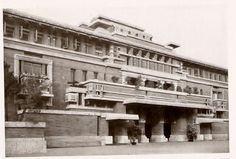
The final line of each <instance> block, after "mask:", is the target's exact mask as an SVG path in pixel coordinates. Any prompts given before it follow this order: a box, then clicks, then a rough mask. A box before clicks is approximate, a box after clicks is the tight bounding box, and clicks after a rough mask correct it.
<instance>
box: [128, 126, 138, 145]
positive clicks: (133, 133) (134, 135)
mask: <svg viewBox="0 0 236 159" xmlns="http://www.w3.org/2000/svg"><path fill="white" fill-rule="evenodd" d="M127 130H128V132H127V133H128V137H129V140H130V143H131V144H132V145H136V144H137V142H136V141H137V139H138V137H139V136H140V135H141V129H140V128H139V126H137V125H136V124H135V123H134V122H130V123H129V124H128V128H127Z"/></svg>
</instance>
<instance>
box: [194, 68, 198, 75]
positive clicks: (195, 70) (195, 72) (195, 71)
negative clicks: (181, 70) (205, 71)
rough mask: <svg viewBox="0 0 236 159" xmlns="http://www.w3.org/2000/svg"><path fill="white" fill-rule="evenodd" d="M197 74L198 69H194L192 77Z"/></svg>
mask: <svg viewBox="0 0 236 159" xmlns="http://www.w3.org/2000/svg"><path fill="white" fill-rule="evenodd" d="M198 75H199V74H198V69H197V68H195V69H194V76H198Z"/></svg>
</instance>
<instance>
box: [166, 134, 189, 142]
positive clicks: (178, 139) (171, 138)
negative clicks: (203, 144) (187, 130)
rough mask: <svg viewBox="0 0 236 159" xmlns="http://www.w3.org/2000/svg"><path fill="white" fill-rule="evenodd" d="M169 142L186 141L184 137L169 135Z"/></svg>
mask: <svg viewBox="0 0 236 159" xmlns="http://www.w3.org/2000/svg"><path fill="white" fill-rule="evenodd" d="M170 141H188V138H187V136H186V135H170Z"/></svg>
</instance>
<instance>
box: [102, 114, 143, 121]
mask: <svg viewBox="0 0 236 159" xmlns="http://www.w3.org/2000/svg"><path fill="white" fill-rule="evenodd" d="M103 116H105V118H106V120H139V117H138V115H136V114H121V113H103Z"/></svg>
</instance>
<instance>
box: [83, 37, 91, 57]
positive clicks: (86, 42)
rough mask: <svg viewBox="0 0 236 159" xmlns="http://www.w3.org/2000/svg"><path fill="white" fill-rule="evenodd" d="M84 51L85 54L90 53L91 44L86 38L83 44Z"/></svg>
mask: <svg viewBox="0 0 236 159" xmlns="http://www.w3.org/2000/svg"><path fill="white" fill-rule="evenodd" d="M84 51H85V53H87V54H91V53H92V44H91V42H90V40H86V41H85V44H84Z"/></svg>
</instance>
